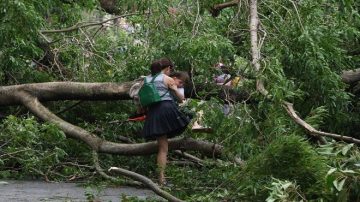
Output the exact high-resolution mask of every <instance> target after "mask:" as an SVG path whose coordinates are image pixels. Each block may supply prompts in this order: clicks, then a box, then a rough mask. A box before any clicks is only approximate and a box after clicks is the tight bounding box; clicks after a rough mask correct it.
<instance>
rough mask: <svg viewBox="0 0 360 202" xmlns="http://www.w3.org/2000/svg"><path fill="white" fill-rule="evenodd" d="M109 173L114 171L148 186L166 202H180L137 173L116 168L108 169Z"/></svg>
mask: <svg viewBox="0 0 360 202" xmlns="http://www.w3.org/2000/svg"><path fill="white" fill-rule="evenodd" d="M111 171H115V172H118V173H120V174H121V175H124V176H126V177H130V178H131V179H134V180H137V181H139V182H141V183H143V184H145V185H146V186H148V187H149V188H150V189H151V190H153V191H154V192H155V193H156V194H158V195H159V196H161V197H163V198H165V199H167V200H168V201H182V200H180V199H178V198H176V197H175V196H173V195H171V194H169V193H168V192H166V191H164V190H162V189H160V187H159V186H158V185H157V184H155V183H154V182H153V181H152V180H150V179H149V178H147V177H145V176H143V175H140V174H138V173H135V172H132V171H129V170H125V169H123V168H118V167H111V168H109V172H111Z"/></svg>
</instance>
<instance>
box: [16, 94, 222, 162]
mask: <svg viewBox="0 0 360 202" xmlns="http://www.w3.org/2000/svg"><path fill="white" fill-rule="evenodd" d="M13 95H14V96H15V98H16V99H17V100H18V102H20V103H21V104H23V105H24V106H25V107H27V108H28V109H29V110H30V111H31V112H32V113H34V114H35V115H36V116H38V117H39V118H41V119H42V120H44V121H48V122H51V123H54V124H56V125H57V126H58V127H59V128H60V129H61V130H62V131H64V132H65V134H66V135H67V136H68V137H70V138H75V139H78V140H81V141H83V142H85V143H86V144H87V145H89V146H90V148H91V149H93V150H95V151H97V152H103V153H111V154H121V155H148V154H153V153H156V152H157V148H158V147H157V143H156V142H148V143H138V144H120V143H114V142H109V141H106V140H103V139H101V138H99V137H98V136H96V135H94V134H92V133H90V132H88V131H86V130H84V129H82V128H80V127H78V126H74V125H72V124H70V123H68V122H66V121H64V120H62V119H61V118H59V117H58V116H56V115H55V114H53V113H52V112H51V111H49V110H48V109H47V108H46V107H45V106H43V105H42V104H41V103H40V102H39V100H38V99H37V98H36V97H34V96H33V95H31V94H29V93H27V92H25V91H17V92H14V93H13ZM169 149H184V150H195V151H200V152H203V153H204V154H206V155H208V156H214V155H220V154H221V152H222V146H220V145H217V144H212V143H208V142H204V141H197V140H194V139H192V138H174V139H170V140H169Z"/></svg>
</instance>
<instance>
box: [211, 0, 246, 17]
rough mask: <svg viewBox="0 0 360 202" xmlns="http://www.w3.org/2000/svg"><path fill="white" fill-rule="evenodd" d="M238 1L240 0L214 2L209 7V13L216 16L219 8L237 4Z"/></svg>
mask: <svg viewBox="0 0 360 202" xmlns="http://www.w3.org/2000/svg"><path fill="white" fill-rule="evenodd" d="M239 2H240V0H233V1H229V2H225V3H222V4H216V5H214V6H212V7H211V8H210V13H211V15H212V16H213V17H217V16H219V14H220V12H221V10H223V9H225V8H229V7H233V6H237V5H238V4H239Z"/></svg>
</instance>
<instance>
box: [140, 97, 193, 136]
mask: <svg viewBox="0 0 360 202" xmlns="http://www.w3.org/2000/svg"><path fill="white" fill-rule="evenodd" d="M189 123H190V119H189V118H188V117H187V116H185V115H184V114H183V113H182V112H180V111H179V109H178V107H177V105H176V104H175V103H174V101H171V100H169V101H167V100H166V101H161V102H158V103H156V104H153V105H151V106H149V109H148V112H147V114H146V120H145V124H144V128H143V136H144V138H145V139H147V140H154V139H156V138H157V137H160V136H163V135H166V136H167V137H168V138H172V137H175V136H177V135H180V134H181V133H182V132H184V130H185V129H186V127H187V125H188V124H189Z"/></svg>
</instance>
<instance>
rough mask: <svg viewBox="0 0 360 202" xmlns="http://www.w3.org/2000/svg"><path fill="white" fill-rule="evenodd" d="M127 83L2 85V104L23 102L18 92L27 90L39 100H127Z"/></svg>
mask: <svg viewBox="0 0 360 202" xmlns="http://www.w3.org/2000/svg"><path fill="white" fill-rule="evenodd" d="M135 82H136V81H132V82H125V83H121V84H118V83H80V82H48V83H33V84H21V85H14V86H1V87H0V106H1V105H2V106H6V105H19V104H22V103H21V100H20V99H19V96H15V93H16V92H26V93H27V94H29V95H32V96H34V97H36V98H37V99H38V100H39V101H57V100H126V99H130V96H129V90H130V87H131V86H132V85H133V84H134V83H135Z"/></svg>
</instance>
